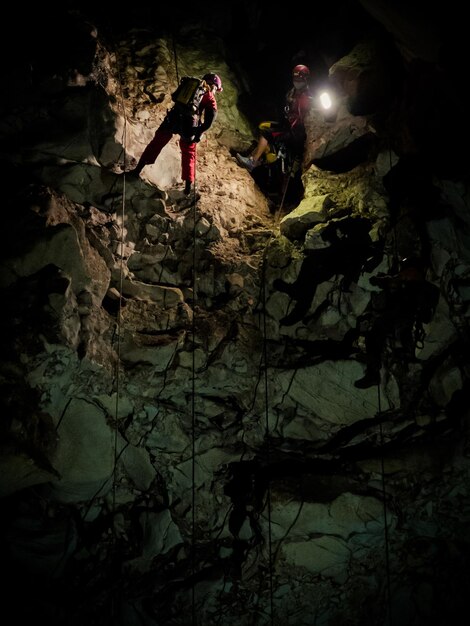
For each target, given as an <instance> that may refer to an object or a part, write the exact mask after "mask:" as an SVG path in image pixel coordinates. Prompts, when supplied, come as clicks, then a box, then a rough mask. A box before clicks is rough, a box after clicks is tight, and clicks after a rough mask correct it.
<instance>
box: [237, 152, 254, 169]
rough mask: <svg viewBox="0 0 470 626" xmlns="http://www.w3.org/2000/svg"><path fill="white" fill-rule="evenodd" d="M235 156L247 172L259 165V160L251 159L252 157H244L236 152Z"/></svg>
mask: <svg viewBox="0 0 470 626" xmlns="http://www.w3.org/2000/svg"><path fill="white" fill-rule="evenodd" d="M235 158H236V159H237V161H238V163H239V165H241V166H242V167H244V168H245V169H246V170H248V171H249V172H252V171H253V170H254V169H255V167H258V165H259V161H257V160H255V159H253V158H252V157H244V156H242V155H241V154H239V153H238V152H237V153H236V155H235Z"/></svg>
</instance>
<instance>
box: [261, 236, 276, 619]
mask: <svg viewBox="0 0 470 626" xmlns="http://www.w3.org/2000/svg"><path fill="white" fill-rule="evenodd" d="M271 239H272V238H270V239H269V241H268V243H267V244H266V246H265V249H264V252H263V259H262V261H261V303H262V328H263V359H262V362H263V370H264V411H265V431H264V439H265V447H266V506H267V514H268V579H269V606H270V621H271V624H274V600H273V598H274V592H273V549H272V532H271V525H272V522H271V481H270V476H269V472H270V467H269V466H270V461H271V459H270V444H269V433H270V431H269V410H268V404H269V390H268V350H267V332H266V269H265V268H266V251H267V248H268V245H269V242H270V241H271Z"/></svg>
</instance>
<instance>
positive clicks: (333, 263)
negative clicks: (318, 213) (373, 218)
mask: <svg viewBox="0 0 470 626" xmlns="http://www.w3.org/2000/svg"><path fill="white" fill-rule="evenodd" d="M369 230H370V222H369V220H368V219H365V218H360V217H354V218H345V219H342V220H334V221H332V222H331V223H330V224H329V225H328V226H327V227H326V228H325V229H324V231H323V232H322V234H321V237H322V239H323V240H325V241H327V242H329V243H330V245H329V246H328V247H327V248H320V249H318V250H309V251H307V252H306V255H305V259H304V261H303V263H302V267H301V268H300V271H299V275H298V276H297V279H296V281H295V282H294V283H292V284H289V283H286V282H285V281H284V280H281V279H276V280H275V281H274V282H273V287H274V288H275V289H278V290H279V291H283V292H284V293H287V294H288V295H289V296H290V297H291V298H292V299H293V300H296V304H295V306H294V308H293V309H292V311H291V312H290V313H289V314H288V315H286V316H285V317H283V318H282V319H281V320H280V321H279V323H280V324H282V325H283V326H292V325H293V324H295V323H296V322H299V321H301V320H302V318H303V317H304V316H305V315H306V314H307V312H308V310H309V308H310V305H311V303H312V300H313V298H314V296H315V292H316V289H317V286H318V285H319V284H320V283H323V282H325V281H326V280H329V279H330V278H332V277H333V276H336V275H342V276H343V279H342V285H341V286H342V290H343V291H347V290H348V289H349V287H350V285H351V283H353V282H355V281H357V280H358V278H359V274H360V272H361V271H364V270H366V269H367V270H368V271H371V270H372V269H373V268H374V267H375V266H376V265H377V263H378V262H379V258H380V257H381V255H382V251H381V249H380V250H378V248H377V244H374V242H373V241H372V239H371V237H370V235H369ZM378 253H379V254H378Z"/></svg>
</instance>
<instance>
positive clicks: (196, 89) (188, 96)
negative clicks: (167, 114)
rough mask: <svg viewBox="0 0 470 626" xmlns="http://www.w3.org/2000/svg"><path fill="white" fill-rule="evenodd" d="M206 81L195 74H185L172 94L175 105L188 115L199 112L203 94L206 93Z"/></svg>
mask: <svg viewBox="0 0 470 626" xmlns="http://www.w3.org/2000/svg"><path fill="white" fill-rule="evenodd" d="M205 91H206V90H205V89H204V81H203V80H202V79H201V78H195V77H194V76H183V77H182V78H181V80H180V84H179V85H178V87H177V88H176V89H175V91H174V92H173V93H172V94H171V99H172V100H173V102H174V103H175V107H176V108H177V109H178V110H179V111H180V112H181V113H186V114H188V116H193V115H195V114H197V113H198V111H199V105H200V103H201V100H202V96H203V95H204V94H205Z"/></svg>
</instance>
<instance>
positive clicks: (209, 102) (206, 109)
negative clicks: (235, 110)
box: [198, 91, 217, 137]
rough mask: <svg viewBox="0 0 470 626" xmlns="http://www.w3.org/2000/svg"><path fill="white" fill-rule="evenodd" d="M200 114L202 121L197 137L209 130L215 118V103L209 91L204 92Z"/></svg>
mask: <svg viewBox="0 0 470 626" xmlns="http://www.w3.org/2000/svg"><path fill="white" fill-rule="evenodd" d="M201 114H202V117H203V120H202V123H201V124H200V125H199V129H198V132H199V137H200V136H201V135H202V133H205V132H206V130H209V128H210V127H211V126H212V124H213V123H214V122H215V119H216V117H217V101H216V99H215V96H214V94H213V93H212V92H211V91H208V92H206V93H205V94H204V96H203V97H202V100H201Z"/></svg>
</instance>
